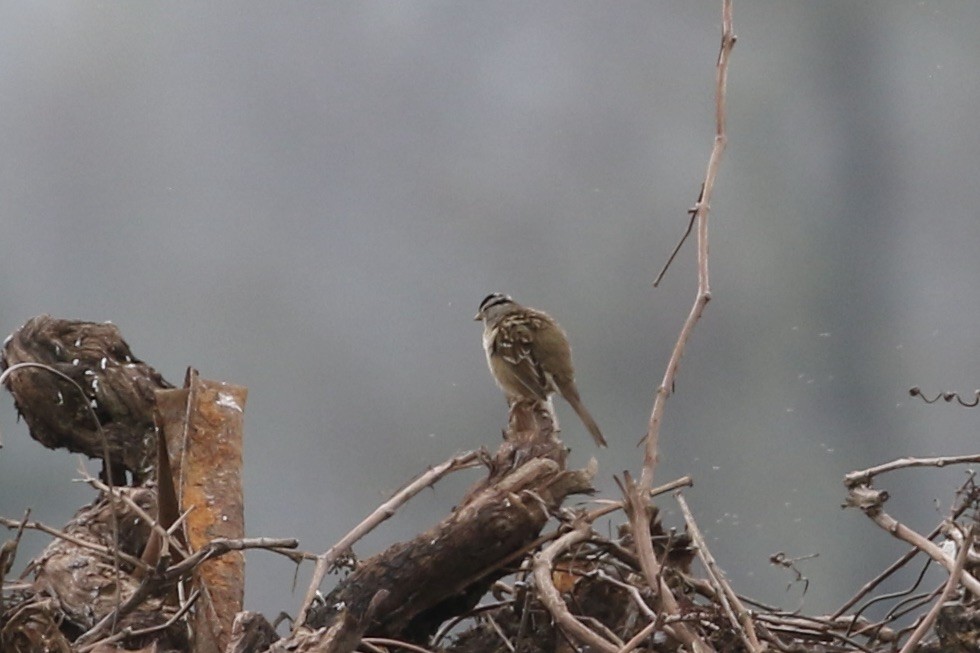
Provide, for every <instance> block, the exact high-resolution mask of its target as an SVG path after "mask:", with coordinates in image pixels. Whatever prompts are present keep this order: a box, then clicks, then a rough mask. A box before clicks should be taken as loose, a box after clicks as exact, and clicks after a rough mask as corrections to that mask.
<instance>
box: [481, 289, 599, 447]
mask: <svg viewBox="0 0 980 653" xmlns="http://www.w3.org/2000/svg"><path fill="white" fill-rule="evenodd" d="M473 319H475V320H483V348H484V350H485V351H486V353H487V363H488V364H489V365H490V373H491V374H493V378H494V380H495V381H496V382H497V385H499V386H500V389H501V390H503V391H504V394H505V395H507V399H508V401H510V402H514V401H518V400H521V399H536V400H539V401H548V399H549V397H550V396H551V395H552V394H554V393H555V392H558V393H560V394H561V396H562V397H564V398H565V401H567V402H568V403H569V404H571V406H572V408H574V409H575V412H576V413H578V416H579V417H580V418H581V419H582V422H583V423H584V424H585V427H586V428H587V429H589V433H591V434H592V439H594V440H595V443H596V445H598V446H600V447H604V446H606V440H605V439H604V438H603V437H602V432H601V431H600V430H599V426H598V425H597V424H596V423H595V420H594V419H592V415H590V414H589V411H588V410H586V409H585V406H584V405H583V404H582V399H581V398H580V397H579V394H578V388H576V387H575V370H574V369H573V368H572V350H571V348H570V347H569V345H568V336H567V335H566V334H565V331H564V330H563V329H562V328H561V327H560V326H558V323H557V322H555V320H554V319H553V318H552V317H551V316H550V315H548V314H547V313H544V312H542V311H538V310H535V309H533V308H528V307H526V306H521V305H520V304H518V303H517V302H515V301H514V300H513V299H511V298H510V297H508V296H507V295H503V294H501V293H493V294H491V295H487V297H486V299H484V300H483V301H482V302H481V303H480V310H479V311H478V312H477V314H476V317H475V318H473Z"/></svg>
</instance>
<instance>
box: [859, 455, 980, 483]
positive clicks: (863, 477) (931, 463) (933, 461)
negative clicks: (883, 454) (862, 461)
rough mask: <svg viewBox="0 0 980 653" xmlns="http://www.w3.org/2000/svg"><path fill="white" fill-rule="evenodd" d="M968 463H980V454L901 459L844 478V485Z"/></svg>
mask: <svg viewBox="0 0 980 653" xmlns="http://www.w3.org/2000/svg"><path fill="white" fill-rule="evenodd" d="M968 463H980V454H969V455H965V456H940V457H938V458H899V459H898V460H892V461H891V462H887V463H885V464H883V465H877V466H876V467H869V468H868V469H862V470H858V471H854V472H850V473H849V474H847V475H845V476H844V485H846V486H847V487H849V488H850V487H854V486H855V485H866V484H868V483H870V482H871V479H873V478H874V477H875V476H878V475H879V474H884V473H885V472H892V471H895V470H896V469H906V468H908V467H946V466H948V465H963V464H968Z"/></svg>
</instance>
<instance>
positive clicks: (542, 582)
mask: <svg viewBox="0 0 980 653" xmlns="http://www.w3.org/2000/svg"><path fill="white" fill-rule="evenodd" d="M591 534H592V529H591V528H590V526H589V524H588V523H586V522H584V521H583V522H582V523H580V524H579V525H578V526H576V527H575V528H574V529H573V530H571V531H569V532H568V533H565V534H564V535H562V536H561V537H559V538H558V539H557V540H555V541H554V542H552V543H551V544H549V545H548V546H546V547H544V548H543V549H541V551H539V552H538V553H536V554H535V556H534V582H535V585H536V586H537V590H538V596H539V598H540V599H541V603H542V604H543V605H544V606H545V608H547V609H548V612H550V613H551V616H552V618H553V619H554V620H555V622H556V623H557V624H558V625H559V626H560V627H561V629H562V631H564V632H565V633H566V634H567V635H568V636H570V637H572V638H573V639H574V640H575V641H577V642H579V643H581V644H584V645H587V646H590V647H592V648H593V649H596V650H599V651H603V652H604V653H616V651H618V650H619V646H617V645H615V644H613V643H612V642H609V641H608V640H606V639H604V638H603V637H600V636H599V634H598V633H596V632H595V631H593V630H592V629H591V628H589V627H588V626H586V625H585V624H583V623H582V622H581V621H579V620H578V619H577V618H576V617H575V616H574V615H572V613H571V612H569V611H568V606H566V605H565V602H564V601H562V599H561V594H560V593H559V592H558V588H557V587H555V583H554V580H553V579H552V576H551V570H552V566H553V564H554V560H555V558H556V557H557V556H558V555H559V554H560V553H562V552H564V551H567V550H568V549H571V548H572V547H573V546H575V545H576V544H578V543H579V542H584V541H585V540H587V539H589V537H590V536H591Z"/></svg>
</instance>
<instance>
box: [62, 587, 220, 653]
mask: <svg viewBox="0 0 980 653" xmlns="http://www.w3.org/2000/svg"><path fill="white" fill-rule="evenodd" d="M200 596H201V590H194V591H193V592H192V593H191V595H190V596H189V597H187V600H186V601H184V605H182V606H180V609H179V610H177V612H175V613H174V615H173V616H172V617H170V618H169V619H167V621H165V622H164V623H162V624H157V625H156V626H149V627H147V628H140V629H138V630H131V629H129V628H124V629H123V630H120V631H119V632H117V633H115V634H113V635H110V636H109V637H106V638H105V639H100V640H99V641H97V642H92V643H91V644H87V645H85V646H82V647H80V648H79V649H78V650H77V653H88V652H89V651H91V650H93V649H96V648H98V647H100V646H105V645H107V644H112V643H113V642H119V641H122V640H124V639H130V638H132V637H145V636H146V635H152V634H153V633H155V632H159V631H161V630H166V629H167V628H170V627H171V626H173V625H174V624H175V623H177V621H178V620H179V619H180V618H181V617H183V616H184V615H185V614H187V611H188V610H190V609H191V607H192V606H193V605H194V604H195V603H196V602H197V599H199V598H200ZM76 643H77V642H76Z"/></svg>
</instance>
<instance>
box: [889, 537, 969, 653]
mask: <svg viewBox="0 0 980 653" xmlns="http://www.w3.org/2000/svg"><path fill="white" fill-rule="evenodd" d="M971 546H973V527H972V526H971V527H970V529H969V530H968V531H967V536H966V538H964V541H963V543H962V544H961V545H960V550H959V553H957V554H956V561H955V562H954V563H953V568H952V569H950V570H949V581H948V582H947V583H946V587H944V588H943V592H942V594H940V595H939V598H938V599H937V600H936V603H935V604H934V605H933V606H932V609H930V610H929V612H928V614H926V617H925V619H923V620H922V623H920V624H919V625H918V627H917V628H916V629H915V631H913V632H912V634H911V635H910V636H909V639H908V641H907V642H905V646H903V647H902V650H901V651H900V653H911V652H912V651H914V650H915V647H916V646H917V645H918V643H919V641H921V640H922V638H923V637H925V635H926V633H927V632H928V631H929V629H930V628H932V624H933V623H935V621H936V617H938V616H939V611H940V610H942V608H943V604H944V603H945V602H946V601H948V600H949V597H950V596H952V594H953V591H954V590H955V589H956V588H957V587H959V584H960V577H961V575H962V574H963V573H964V572H963V566H964V565H965V564H966V559H967V557H968V556H969V554H970V547H971ZM971 591H972V590H971Z"/></svg>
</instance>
